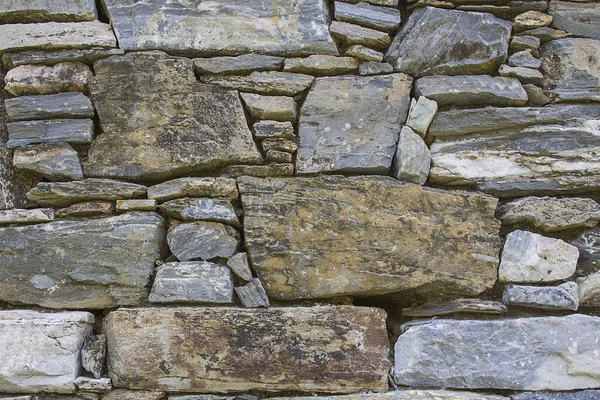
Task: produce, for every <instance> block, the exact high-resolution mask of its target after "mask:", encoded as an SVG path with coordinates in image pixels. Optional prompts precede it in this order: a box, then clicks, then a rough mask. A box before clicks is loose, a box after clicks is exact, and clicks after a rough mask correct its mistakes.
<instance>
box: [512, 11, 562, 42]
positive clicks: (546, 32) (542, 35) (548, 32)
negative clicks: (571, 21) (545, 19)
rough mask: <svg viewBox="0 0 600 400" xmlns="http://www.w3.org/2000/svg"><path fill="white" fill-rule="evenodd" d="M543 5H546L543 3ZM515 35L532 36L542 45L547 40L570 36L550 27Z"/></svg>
mask: <svg viewBox="0 0 600 400" xmlns="http://www.w3.org/2000/svg"><path fill="white" fill-rule="evenodd" d="M543 3H544V4H546V2H545V1H544V2H543ZM515 35H517V36H519V35H521V36H529V37H531V36H533V37H536V38H538V39H539V40H540V41H541V42H542V43H545V42H547V41H549V40H556V39H564V38H566V37H569V36H572V34H571V33H567V32H565V31H561V30H560V29H553V28H550V27H545V28H536V29H531V30H529V31H524V32H517V33H516V34H515Z"/></svg>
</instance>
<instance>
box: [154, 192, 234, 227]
mask: <svg viewBox="0 0 600 400" xmlns="http://www.w3.org/2000/svg"><path fill="white" fill-rule="evenodd" d="M158 209H159V210H160V211H161V212H162V213H164V214H165V215H167V216H169V217H171V218H176V219H179V220H181V221H213V222H222V223H224V224H228V225H233V226H239V225H240V222H239V220H238V216H237V214H236V213H235V209H234V208H233V205H232V204H231V201H230V200H229V199H218V198H217V199H211V198H200V199H196V198H189V197H184V198H181V199H175V200H169V201H166V202H164V203H162V204H161V205H160V206H159V207H158Z"/></svg>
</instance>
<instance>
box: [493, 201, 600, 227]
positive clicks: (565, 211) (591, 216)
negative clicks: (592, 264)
mask: <svg viewBox="0 0 600 400" xmlns="http://www.w3.org/2000/svg"><path fill="white" fill-rule="evenodd" d="M496 218H498V219H499V220H500V221H502V223H503V224H506V225H513V224H530V225H532V226H533V227H535V228H537V229H540V230H543V231H546V232H556V231H562V230H566V229H574V228H583V227H592V226H595V225H596V224H598V221H600V204H598V203H596V202H595V201H594V200H592V199H585V198H576V197H565V198H561V199H557V198H554V197H526V198H523V199H518V200H515V201H512V202H510V203H507V204H505V205H503V206H501V207H499V208H498V211H497V212H496Z"/></svg>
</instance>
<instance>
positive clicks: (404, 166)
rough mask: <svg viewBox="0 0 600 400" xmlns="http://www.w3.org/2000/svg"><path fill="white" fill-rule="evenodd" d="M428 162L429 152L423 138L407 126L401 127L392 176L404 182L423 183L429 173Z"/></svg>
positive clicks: (429, 160)
mask: <svg viewBox="0 0 600 400" xmlns="http://www.w3.org/2000/svg"><path fill="white" fill-rule="evenodd" d="M430 164H431V153H430V152H429V149H428V148H427V145H426V144H425V142H424V141H423V139H422V138H421V137H420V136H419V135H417V134H416V133H415V132H414V131H413V130H412V129H410V128H409V127H408V126H405V127H403V128H402V131H401V132H400V139H398V148H397V149H396V154H395V155H394V164H393V165H392V176H394V177H395V178H396V179H398V180H401V181H404V182H411V183H416V184H418V185H423V184H425V181H426V180H427V176H428V175H429V166H430Z"/></svg>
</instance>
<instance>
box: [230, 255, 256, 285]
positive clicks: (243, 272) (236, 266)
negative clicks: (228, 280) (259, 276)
mask: <svg viewBox="0 0 600 400" xmlns="http://www.w3.org/2000/svg"><path fill="white" fill-rule="evenodd" d="M227 266H228V267H229V268H230V269H231V270H232V271H233V273H234V274H236V275H237V276H238V277H240V278H241V279H243V280H245V281H246V282H250V281H251V280H252V270H251V269H250V264H249V263H248V254H247V253H237V254H236V255H234V256H233V257H230V258H229V259H228V260H227Z"/></svg>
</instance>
